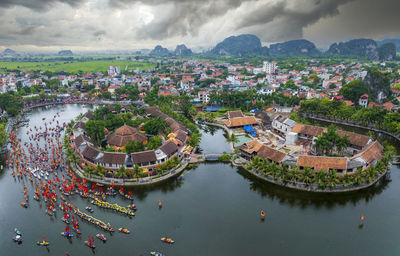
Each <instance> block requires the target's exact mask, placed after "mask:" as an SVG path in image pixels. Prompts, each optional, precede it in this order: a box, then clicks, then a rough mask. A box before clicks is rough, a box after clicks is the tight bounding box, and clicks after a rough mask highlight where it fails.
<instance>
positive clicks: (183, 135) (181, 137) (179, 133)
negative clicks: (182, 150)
mask: <svg viewBox="0 0 400 256" xmlns="http://www.w3.org/2000/svg"><path fill="white" fill-rule="evenodd" d="M175 138H176V139H177V140H179V141H181V142H182V143H183V144H185V143H186V142H187V140H188V136H187V135H186V133H185V132H184V131H182V130H178V131H177V132H176V136H175Z"/></svg>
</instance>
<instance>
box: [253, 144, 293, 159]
mask: <svg viewBox="0 0 400 256" xmlns="http://www.w3.org/2000/svg"><path fill="white" fill-rule="evenodd" d="M257 155H258V157H259V158H261V159H265V158H267V159H269V160H271V161H273V162H276V163H280V162H282V160H283V159H284V158H285V156H286V154H285V153H284V152H281V151H279V150H276V149H273V148H270V147H268V146H265V145H262V146H261V148H260V150H259V151H258V154H257Z"/></svg>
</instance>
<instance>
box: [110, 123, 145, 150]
mask: <svg viewBox="0 0 400 256" xmlns="http://www.w3.org/2000/svg"><path fill="white" fill-rule="evenodd" d="M145 140H147V137H146V135H144V134H143V133H141V132H139V131H138V130H136V129H135V128H133V127H130V126H127V125H124V126H122V127H120V128H118V129H117V130H116V131H115V132H114V133H113V134H110V135H109V136H108V138H107V144H110V145H112V146H118V147H123V146H125V145H126V144H127V143H128V142H129V141H136V142H140V143H143V142H144V141H145Z"/></svg>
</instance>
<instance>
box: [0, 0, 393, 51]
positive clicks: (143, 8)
mask: <svg viewBox="0 0 400 256" xmlns="http://www.w3.org/2000/svg"><path fill="white" fill-rule="evenodd" d="M398 10H400V0H379V1H378V0H142V1H139V0H0V24H4V25H3V26H0V46H9V47H10V46H20V47H21V48H22V47H31V46H35V47H42V46H45V47H54V46H57V47H58V46H67V45H70V46H74V47H77V48H79V47H85V48H90V47H93V48H95V47H98V48H100V47H102V48H104V49H107V48H115V49H117V48H119V49H122V48H132V47H137V48H145V47H148V48H150V47H152V46H153V45H156V44H163V45H164V46H167V47H168V46H171V45H173V44H175V43H178V42H182V41H183V42H184V43H187V44H190V45H192V46H200V45H201V46H206V47H209V46H213V45H215V44H216V43H217V42H218V41H220V40H223V39H224V38H225V37H228V36H231V35H238V34H242V33H251V34H256V35H258V36H259V37H260V38H261V39H262V41H263V42H264V43H265V44H268V43H274V42H281V41H285V40H291V39H298V38H303V37H305V38H306V39H309V40H311V41H314V42H316V43H317V44H318V45H326V44H330V43H332V42H337V41H345V40H348V39H350V38H359V37H369V38H373V39H378V38H380V37H383V36H384V35H386V34H389V35H391V36H394V35H397V34H400V19H399V18H398ZM93 42H96V44H93Z"/></svg>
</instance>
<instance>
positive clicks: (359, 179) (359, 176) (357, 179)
mask: <svg viewBox="0 0 400 256" xmlns="http://www.w3.org/2000/svg"><path fill="white" fill-rule="evenodd" d="M353 180H354V183H356V184H358V185H360V184H362V183H364V182H365V178H364V173H363V170H362V168H358V169H357V171H356V172H355V173H354V176H353Z"/></svg>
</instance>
